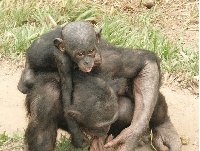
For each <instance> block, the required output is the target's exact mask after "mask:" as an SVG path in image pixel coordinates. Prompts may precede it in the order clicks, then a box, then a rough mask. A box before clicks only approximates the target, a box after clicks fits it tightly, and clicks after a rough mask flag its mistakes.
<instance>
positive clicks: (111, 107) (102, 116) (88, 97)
mask: <svg viewBox="0 0 200 151" xmlns="http://www.w3.org/2000/svg"><path fill="white" fill-rule="evenodd" d="M76 75H78V74H75V77H74V93H73V100H74V101H73V105H72V106H70V108H69V109H68V114H69V116H71V117H72V118H73V119H74V120H76V121H77V122H78V123H79V125H80V127H81V128H82V129H83V130H84V131H85V132H86V133H87V134H90V135H91V136H104V135H106V134H107V132H108V130H109V127H110V125H111V124H112V123H114V122H115V121H116V120H117V118H118V103H117V97H116V95H115V93H114V91H113V90H112V89H111V88H110V87H109V86H108V85H107V83H106V82H105V81H104V80H102V79H100V78H97V77H93V76H88V75H86V76H85V77H84V75H85V74H84V73H83V74H82V75H81V74H79V75H78V76H76Z"/></svg>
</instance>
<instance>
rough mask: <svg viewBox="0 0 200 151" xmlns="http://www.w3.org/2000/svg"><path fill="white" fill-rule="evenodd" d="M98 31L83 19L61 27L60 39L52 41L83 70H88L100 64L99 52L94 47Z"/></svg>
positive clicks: (98, 34)
mask: <svg viewBox="0 0 200 151" xmlns="http://www.w3.org/2000/svg"><path fill="white" fill-rule="evenodd" d="M99 37H100V32H99V33H96V32H95V30H94V27H93V26H92V25H91V24H90V23H88V22H84V21H77V22H71V23H69V24H67V25H66V26H64V27H63V29H62V39H60V42H59V40H58V42H56V41H54V43H55V45H56V46H57V47H58V48H59V49H60V50H61V49H62V50H63V51H65V52H66V53H67V54H68V55H70V57H71V59H72V61H74V62H75V63H77V65H78V67H79V68H80V70H81V71H83V72H90V71H91V70H92V68H93V67H94V66H98V65H100V64H101V54H100V53H99V52H98V51H97V49H96V44H97V43H98V41H99V39H98V38H99Z"/></svg>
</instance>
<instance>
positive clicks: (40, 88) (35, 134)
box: [25, 71, 118, 151]
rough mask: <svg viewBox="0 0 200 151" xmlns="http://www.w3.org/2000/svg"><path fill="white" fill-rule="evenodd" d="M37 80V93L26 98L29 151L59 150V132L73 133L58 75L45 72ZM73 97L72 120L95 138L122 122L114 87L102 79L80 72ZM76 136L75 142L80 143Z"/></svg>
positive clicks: (70, 109)
mask: <svg viewBox="0 0 200 151" xmlns="http://www.w3.org/2000/svg"><path fill="white" fill-rule="evenodd" d="M79 73H80V74H79ZM36 77H37V78H36V81H35V84H34V86H33V89H32V91H31V93H28V94H27V97H26V108H27V111H28V116H29V123H28V127H27V129H26V132H25V144H26V150H31V151H32V150H34V151H39V150H40V151H42V150H44V151H46V150H49V151H50V150H53V149H54V147H55V141H56V134H57V129H58V128H62V129H65V130H67V131H68V132H69V131H70V130H71V129H69V125H68V124H67V120H66V118H65V117H64V114H63V105H62V102H61V99H60V78H59V76H58V74H57V73H47V72H44V73H40V74H39V75H36ZM73 96H74V97H73V98H74V104H73V105H72V106H70V108H69V110H68V114H69V115H70V117H72V118H73V119H75V120H76V121H77V122H78V123H79V124H80V126H81V127H82V129H84V130H85V131H86V132H88V131H89V132H90V134H91V135H92V136H102V135H106V134H107V132H108V130H109V126H110V125H111V123H113V122H114V121H115V120H116V119H117V118H118V104H117V97H116V95H115V93H114V91H113V90H112V89H111V88H110V86H108V85H107V83H106V82H105V81H103V80H102V79H100V78H98V77H95V76H93V77H91V76H90V75H85V74H82V73H81V72H79V71H78V72H77V73H76V75H74V92H73ZM94 109H95V110H94ZM71 133H72V132H71ZM74 133H75V134H76V131H74V132H73V133H72V134H74ZM76 136H77V135H75V136H74V137H72V139H77V140H78V141H80V140H79V139H80V138H79V137H76ZM77 140H76V141H77ZM74 141H75V140H74Z"/></svg>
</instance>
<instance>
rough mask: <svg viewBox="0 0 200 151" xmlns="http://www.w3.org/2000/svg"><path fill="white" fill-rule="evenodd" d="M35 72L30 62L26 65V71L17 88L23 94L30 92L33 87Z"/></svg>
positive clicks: (23, 72)
mask: <svg viewBox="0 0 200 151" xmlns="http://www.w3.org/2000/svg"><path fill="white" fill-rule="evenodd" d="M34 76H35V75H34V71H33V70H32V69H31V68H30V66H29V63H28V61H26V63H25V69H24V70H23V71H22V74H21V77H20V80H19V83H18V85H17V88H18V90H19V91H20V92H22V93H23V94H27V93H28V92H30V90H31V88H32V87H33V84H34V81H35V77H34Z"/></svg>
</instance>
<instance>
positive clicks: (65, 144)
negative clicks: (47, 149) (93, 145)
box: [55, 136, 87, 151]
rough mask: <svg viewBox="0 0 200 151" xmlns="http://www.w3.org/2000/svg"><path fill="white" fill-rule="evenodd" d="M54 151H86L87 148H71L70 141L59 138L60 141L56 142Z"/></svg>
mask: <svg viewBox="0 0 200 151" xmlns="http://www.w3.org/2000/svg"><path fill="white" fill-rule="evenodd" d="M55 151H87V148H84V149H77V148H75V147H73V146H72V144H71V140H70V139H68V138H66V137H65V136H61V138H60V140H59V141H58V142H57V145H56V149H55Z"/></svg>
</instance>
